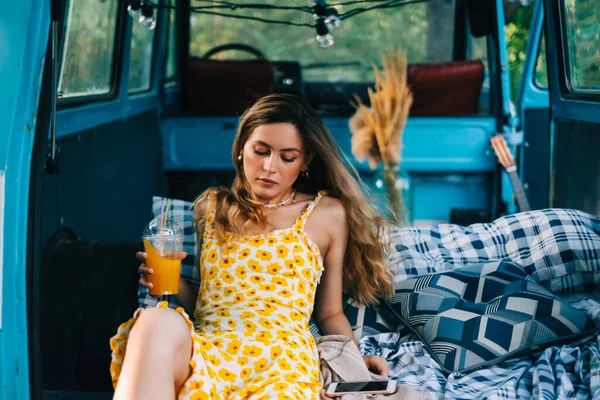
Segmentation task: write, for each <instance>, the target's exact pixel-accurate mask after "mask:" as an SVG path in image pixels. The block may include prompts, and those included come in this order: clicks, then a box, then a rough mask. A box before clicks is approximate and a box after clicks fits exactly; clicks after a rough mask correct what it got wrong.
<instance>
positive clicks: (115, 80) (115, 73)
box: [56, 0, 127, 109]
mask: <svg viewBox="0 0 600 400" xmlns="http://www.w3.org/2000/svg"><path fill="white" fill-rule="evenodd" d="M68 1H69V2H71V1H76V0H68ZM69 4H70V3H69ZM69 4H67V7H68V6H69ZM118 4H119V8H118V9H117V15H116V21H115V35H114V40H113V62H112V67H111V79H110V89H109V91H108V92H107V93H102V94H90V95H81V96H73V97H60V96H57V99H56V107H57V109H64V108H70V107H74V106H81V105H84V104H89V103H95V102H100V101H108V100H115V99H117V98H118V97H119V86H120V83H121V73H120V72H121V70H122V68H121V66H122V64H123V50H124V43H123V42H124V37H125V36H126V35H125V29H126V27H127V21H126V17H127V10H126V8H125V6H124V3H122V2H118ZM67 18H68V15H67V14H66V12H65V15H64V20H63V21H62V27H61V40H60V51H59V60H60V66H59V71H58V73H61V72H62V63H63V61H64V58H65V57H66V54H64V51H65V49H64V45H65V37H66V29H67V24H68V21H67Z"/></svg>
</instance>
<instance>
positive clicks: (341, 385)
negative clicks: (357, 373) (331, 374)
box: [325, 380, 398, 397]
mask: <svg viewBox="0 0 600 400" xmlns="http://www.w3.org/2000/svg"><path fill="white" fill-rule="evenodd" d="M396 390H398V382H396V381H393V380H385V381H364V382H333V383H330V384H329V386H327V390H325V396H327V397H341V396H343V395H345V394H383V395H390V394H394V393H396Z"/></svg>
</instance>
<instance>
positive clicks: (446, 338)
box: [388, 261, 598, 373]
mask: <svg viewBox="0 0 600 400" xmlns="http://www.w3.org/2000/svg"><path fill="white" fill-rule="evenodd" d="M388 303H389V306H390V307H391V309H392V310H393V312H394V313H395V314H396V315H397V316H398V317H399V318H400V319H401V320H402V322H403V323H405V324H406V325H407V326H409V327H410V329H412V330H413V331H414V332H415V333H416V334H417V335H418V336H419V338H420V340H421V341H422V342H423V343H425V345H426V346H427V347H428V348H429V352H430V353H431V355H432V356H433V357H434V358H435V359H436V361H437V362H438V363H439V364H440V366H441V367H442V369H444V370H445V371H446V372H448V373H451V372H460V373H464V372H466V371H468V370H471V369H474V368H478V367H483V366H489V365H493V364H496V363H497V362H499V361H501V360H504V359H506V358H509V357H513V356H516V355H519V354H521V353H523V352H525V351H527V350H531V349H534V348H535V349H539V348H543V347H546V346H549V345H552V344H555V343H556V342H557V341H561V342H562V341H567V340H571V339H574V338H577V337H582V336H584V335H588V334H591V333H594V332H597V330H598V326H597V324H596V323H595V322H594V321H593V320H592V319H591V318H589V317H588V316H587V314H586V313H585V312H583V311H579V310H577V309H575V308H573V307H572V306H570V305H568V304H567V303H565V302H563V301H562V300H561V299H560V298H559V297H558V296H555V295H553V294H551V293H550V292H548V291H547V290H545V289H544V288H543V287H542V286H541V285H540V284H538V283H537V282H535V281H533V280H532V278H531V276H529V275H528V274H527V272H525V270H523V269H522V268H521V267H520V266H518V265H516V264H513V263H509V262H505V261H495V262H488V263H483V264H475V265H471V266H468V267H463V268H457V269H455V270H453V271H449V272H442V273H436V274H427V275H423V276H419V277H413V278H410V279H406V280H404V281H402V282H400V283H399V284H398V287H397V289H396V294H395V295H394V296H393V297H392V298H391V299H389V301H388Z"/></svg>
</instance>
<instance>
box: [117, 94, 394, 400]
mask: <svg viewBox="0 0 600 400" xmlns="http://www.w3.org/2000/svg"><path fill="white" fill-rule="evenodd" d="M232 155H233V163H234V165H235V169H236V172H237V177H236V179H235V181H234V183H233V185H232V187H231V189H209V190H207V191H206V192H205V193H204V194H202V195H201V196H200V197H199V199H198V200H197V201H196V202H195V207H194V210H195V217H196V225H197V229H198V239H199V241H200V240H202V247H201V249H202V250H201V258H200V272H201V284H200V290H199V291H198V292H197V293H196V292H195V291H194V290H192V289H191V288H190V287H189V285H187V284H186V283H185V281H183V280H182V282H181V283H182V285H181V289H180V293H179V295H178V296H179V300H180V302H181V304H183V306H184V309H185V310H186V311H187V312H188V313H190V312H194V314H195V324H192V322H191V321H190V320H189V319H188V317H187V314H186V313H185V312H184V311H183V310H182V309H178V310H172V309H169V308H167V305H166V303H160V304H159V307H156V308H149V309H145V310H143V311H142V310H138V311H137V312H136V315H135V316H134V318H133V319H131V320H130V321H128V322H126V323H124V324H123V325H122V326H121V327H120V328H119V333H118V334H117V335H116V336H115V337H114V338H113V339H112V340H111V348H112V350H113V363H112V364H111V374H112V376H113V382H114V384H115V386H116V393H115V398H116V399H169V398H174V397H175V396H177V395H178V396H179V397H178V398H179V399H245V398H248V397H250V398H259V399H262V398H265V399H272V398H281V399H309V398H318V396H319V393H320V392H321V390H322V387H321V384H320V383H319V359H318V354H317V349H316V345H315V341H314V339H313V337H312V336H311V333H310V332H309V328H308V321H309V318H310V316H311V315H313V317H314V319H315V322H316V323H317V325H318V326H319V328H320V329H321V331H322V332H323V333H324V334H326V335H330V334H343V335H347V336H348V337H350V338H352V329H351V326H350V324H349V322H348V320H347V319H346V317H345V315H344V313H343V309H342V289H344V290H346V291H348V292H349V293H350V294H351V295H352V296H353V297H354V298H355V299H357V300H358V301H361V302H363V303H369V302H373V301H376V300H377V298H378V297H379V296H380V295H388V294H390V292H391V291H392V290H393V283H392V277H391V274H390V272H389V271H388V269H387V268H386V263H385V259H384V252H385V248H384V243H383V240H382V238H381V234H382V231H383V220H382V219H381V217H380V216H379V215H378V214H377V213H376V211H375V210H374V208H373V206H372V204H371V202H370V201H369V200H368V199H367V198H366V197H365V195H364V193H363V191H362V190H361V187H360V185H359V181H358V179H357V177H356V174H352V173H351V172H350V171H349V170H348V169H347V167H346V166H345V164H344V162H343V161H342V159H341V158H340V154H339V152H338V150H337V147H336V145H335V143H334V141H333V139H332V137H331V135H330V134H329V132H328V131H327V129H326V127H325V126H324V124H323V122H322V121H321V120H320V119H319V117H318V116H317V115H316V113H315V112H314V111H313V110H312V109H311V107H310V106H309V105H308V104H307V103H306V102H305V101H304V100H302V99H301V98H299V97H296V96H292V95H270V96H267V97H264V98H262V99H260V100H259V101H258V102H256V104H254V105H253V106H252V107H251V108H250V109H249V110H247V111H246V113H245V114H244V115H243V116H242V118H241V122H240V126H239V129H238V132H237V135H236V138H235V141H234V144H233V154H232ZM140 258H141V259H143V258H144V257H143V255H141V256H140ZM140 272H141V273H142V274H143V275H146V274H148V273H149V272H151V271H148V270H147V269H146V268H145V267H144V266H143V265H142V266H141V267H140ZM140 284H141V285H144V286H146V287H148V286H149V283H148V282H147V280H146V279H145V278H142V279H141V280H140ZM313 308H314V309H313ZM182 316H183V317H182ZM125 353H126V356H125ZM364 360H365V363H366V364H367V366H368V367H369V368H370V369H371V370H374V371H375V372H378V373H380V374H382V375H386V374H387V372H388V367H387V363H386V361H385V359H383V358H381V357H375V356H370V357H365V358H364Z"/></svg>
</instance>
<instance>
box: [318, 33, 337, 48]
mask: <svg viewBox="0 0 600 400" xmlns="http://www.w3.org/2000/svg"><path fill="white" fill-rule="evenodd" d="M317 43H319V46H321V47H323V48H326V47H331V46H333V44H334V43H335V41H334V40H333V35H332V34H331V33H327V34H325V35H317Z"/></svg>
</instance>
